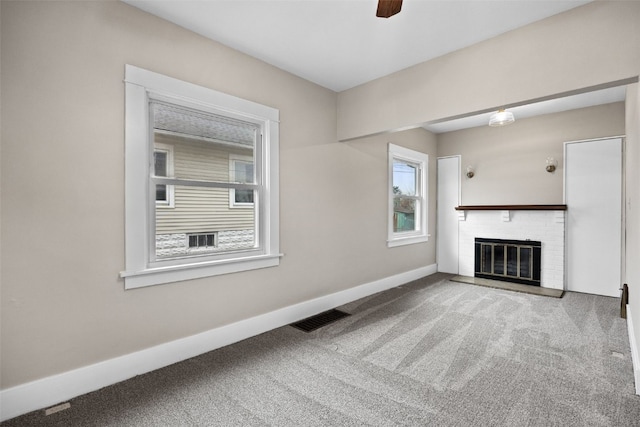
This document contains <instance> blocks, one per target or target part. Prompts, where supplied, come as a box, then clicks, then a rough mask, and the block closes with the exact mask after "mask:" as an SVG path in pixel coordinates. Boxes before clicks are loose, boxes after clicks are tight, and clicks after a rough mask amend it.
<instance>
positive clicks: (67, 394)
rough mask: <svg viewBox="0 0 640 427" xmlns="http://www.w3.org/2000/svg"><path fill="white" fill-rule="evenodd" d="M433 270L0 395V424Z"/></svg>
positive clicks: (338, 294) (356, 289)
mask: <svg viewBox="0 0 640 427" xmlns="http://www.w3.org/2000/svg"><path fill="white" fill-rule="evenodd" d="M436 271H437V265H436V264H433V265H429V266H426V267H421V268H418V269H416V270H412V271H408V272H405V273H400V274H397V275H394V276H390V277H386V278H384V279H380V280H376V281H374V282H370V283H365V284H363V285H360V286H356V287H354V288H351V289H346V290H344V291H340V292H336V293H334V294H330V295H326V296H323V297H320V298H316V299H313V300H310V301H305V302H302V303H299V304H295V305H292V306H289V307H285V308H282V309H279V310H276V311H272V312H270V313H266V314H263V315H260V316H256V317H252V318H250V319H246V320H242V321H240V322H237V323H233V324H231V325H227V326H222V327H220V328H216V329H212V330H210V331H206V332H203V333H200V334H197V335H192V336H190V337H186V338H182V339H179V340H175V341H171V342H168V343H165V344H160V345H158V346H155V347H151V348H148V349H145V350H141V351H137V352H135V353H130V354H126V355H124V356H120V357H116V358H114V359H109V360H105V361H103V362H99V363H96V364H93V365H89V366H85V367H82V368H78V369H74V370H73V371H68V372H64V373H62V374H58V375H53V376H50V377H47V378H43V379H40V380H36V381H33V382H30V383H26V384H21V385H18V386H15V387H12V388H9V389H6V390H1V391H0V421H5V420H8V419H11V418H14V417H17V416H19V415H23V414H26V413H28V412H31V411H35V410H38V409H42V408H46V407H49V406H52V405H55V404H57V403H60V402H64V401H66V400H69V399H72V398H74V397H77V396H80V395H82V394H86V393H89V392H92V391H95V390H99V389H101V388H103V387H106V386H109V385H112V384H115V383H118V382H120V381H124V380H126V379H129V378H132V377H134V376H136V375H141V374H144V373H147V372H150V371H153V370H156V369H160V368H163V367H165V366H169V365H171V364H173V363H176V362H180V361H182V360H186V359H189V358H191V357H195V356H198V355H200V354H203V353H206V352H208V351H211V350H215V349H217V348H220V347H224V346H226V345H229V344H233V343H235V342H238V341H242V340H244V339H246V338H250V337H252V336H255V335H259V334H261V333H263V332H267V331H270V330H272V329H275V328H279V327H281V326H284V325H288V324H290V323H293V322H296V321H298V320H301V319H304V318H307V317H309V316H313V315H315V314H318V313H321V312H323V311H326V310H330V309H332V308H334V307H337V306H340V305H343V304H346V303H348V302H351V301H355V300H357V299H359V298H363V297H366V296H369V295H372V294H375V293H377V292H381V291H385V290H387V289H391V288H394V287H396V286H400V285H402V284H405V283H408V282H411V281H412V280H416V279H419V278H421V277H425V276H429V275H431V274H434V273H436Z"/></svg>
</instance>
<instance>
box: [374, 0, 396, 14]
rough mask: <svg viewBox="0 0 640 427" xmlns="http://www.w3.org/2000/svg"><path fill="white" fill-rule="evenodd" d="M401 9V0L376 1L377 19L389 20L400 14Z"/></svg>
mask: <svg viewBox="0 0 640 427" xmlns="http://www.w3.org/2000/svg"><path fill="white" fill-rule="evenodd" d="M400 9H402V0H378V11H377V12H376V16H377V17H378V18H389V17H390V16H393V15H395V14H396V13H398V12H400Z"/></svg>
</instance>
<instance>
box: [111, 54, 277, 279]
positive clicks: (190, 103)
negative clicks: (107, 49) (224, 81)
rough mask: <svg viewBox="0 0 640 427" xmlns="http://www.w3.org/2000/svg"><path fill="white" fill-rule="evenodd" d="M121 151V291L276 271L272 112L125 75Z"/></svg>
mask: <svg viewBox="0 0 640 427" xmlns="http://www.w3.org/2000/svg"><path fill="white" fill-rule="evenodd" d="M125 144H126V176H125V181H126V249H127V251H126V264H127V265H126V271H125V272H123V273H122V276H123V277H124V278H125V287H126V288H136V287H141V286H149V285H155V284H160V283H168V282H175V281H179V280H186V279H193V278H199V277H205V276H212V275H217V274H226V273H232V272H237V271H243V270H249V269H255V268H263V267H271V266H275V265H278V263H279V253H278V189H277V183H278V178H277V173H278V111H277V110H275V109H273V108H270V107H266V106H262V105H259V104H255V103H253V102H250V101H245V100H242V99H239V98H235V97H232V96H229V95H226V94H222V93H219V92H216V91H213V90H210V89H207V88H204V87H200V86H195V85H192V84H190V83H186V82H182V81H180V80H176V79H173V78H170V77H166V76H162V75H159V74H156V73H152V72H150V71H147V70H143V69H140V68H137V67H133V66H127V68H126V142H125ZM239 207H241V208H243V209H237V208H239Z"/></svg>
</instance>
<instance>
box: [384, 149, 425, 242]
mask: <svg viewBox="0 0 640 427" xmlns="http://www.w3.org/2000/svg"><path fill="white" fill-rule="evenodd" d="M388 156H389V157H388V158H389V225H388V239H387V245H388V246H389V247H393V246H400V245H407V244H411V243H419V242H426V241H427V240H428V237H429V236H428V234H427V167H428V163H429V156H428V155H427V154H424V153H421V152H419V151H415V150H411V149H408V148H404V147H400V146H398V145H394V144H389V149H388Z"/></svg>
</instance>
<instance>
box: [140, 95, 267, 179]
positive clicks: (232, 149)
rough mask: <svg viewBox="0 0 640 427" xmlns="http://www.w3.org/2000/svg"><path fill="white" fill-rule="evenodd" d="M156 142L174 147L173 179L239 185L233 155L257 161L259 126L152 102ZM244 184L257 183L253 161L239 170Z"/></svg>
mask: <svg viewBox="0 0 640 427" xmlns="http://www.w3.org/2000/svg"><path fill="white" fill-rule="evenodd" d="M151 111H152V120H153V131H154V143H155V144H156V145H155V147H156V148H157V147H158V144H164V145H167V146H170V147H172V148H173V157H174V160H173V163H174V171H173V176H174V177H176V178H178V179H191V180H199V181H217V182H234V180H235V182H240V181H238V178H234V177H233V173H232V171H231V170H230V168H229V161H230V159H231V158H232V157H233V156H242V157H247V158H249V159H254V158H255V149H256V137H257V135H258V133H259V127H258V126H257V125H255V124H253V123H249V122H244V121H241V120H236V119H232V118H228V117H222V116H217V115H215V114H209V113H205V112H201V111H194V110H190V109H188V108H185V107H179V106H175V105H168V104H163V103H158V102H152V103H151ZM237 173H238V176H239V177H241V178H242V179H243V181H242V182H244V183H254V182H253V180H254V176H253V162H250V161H249V162H246V163H245V164H244V165H243V166H241V168H240V169H239V170H238V171H237Z"/></svg>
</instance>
